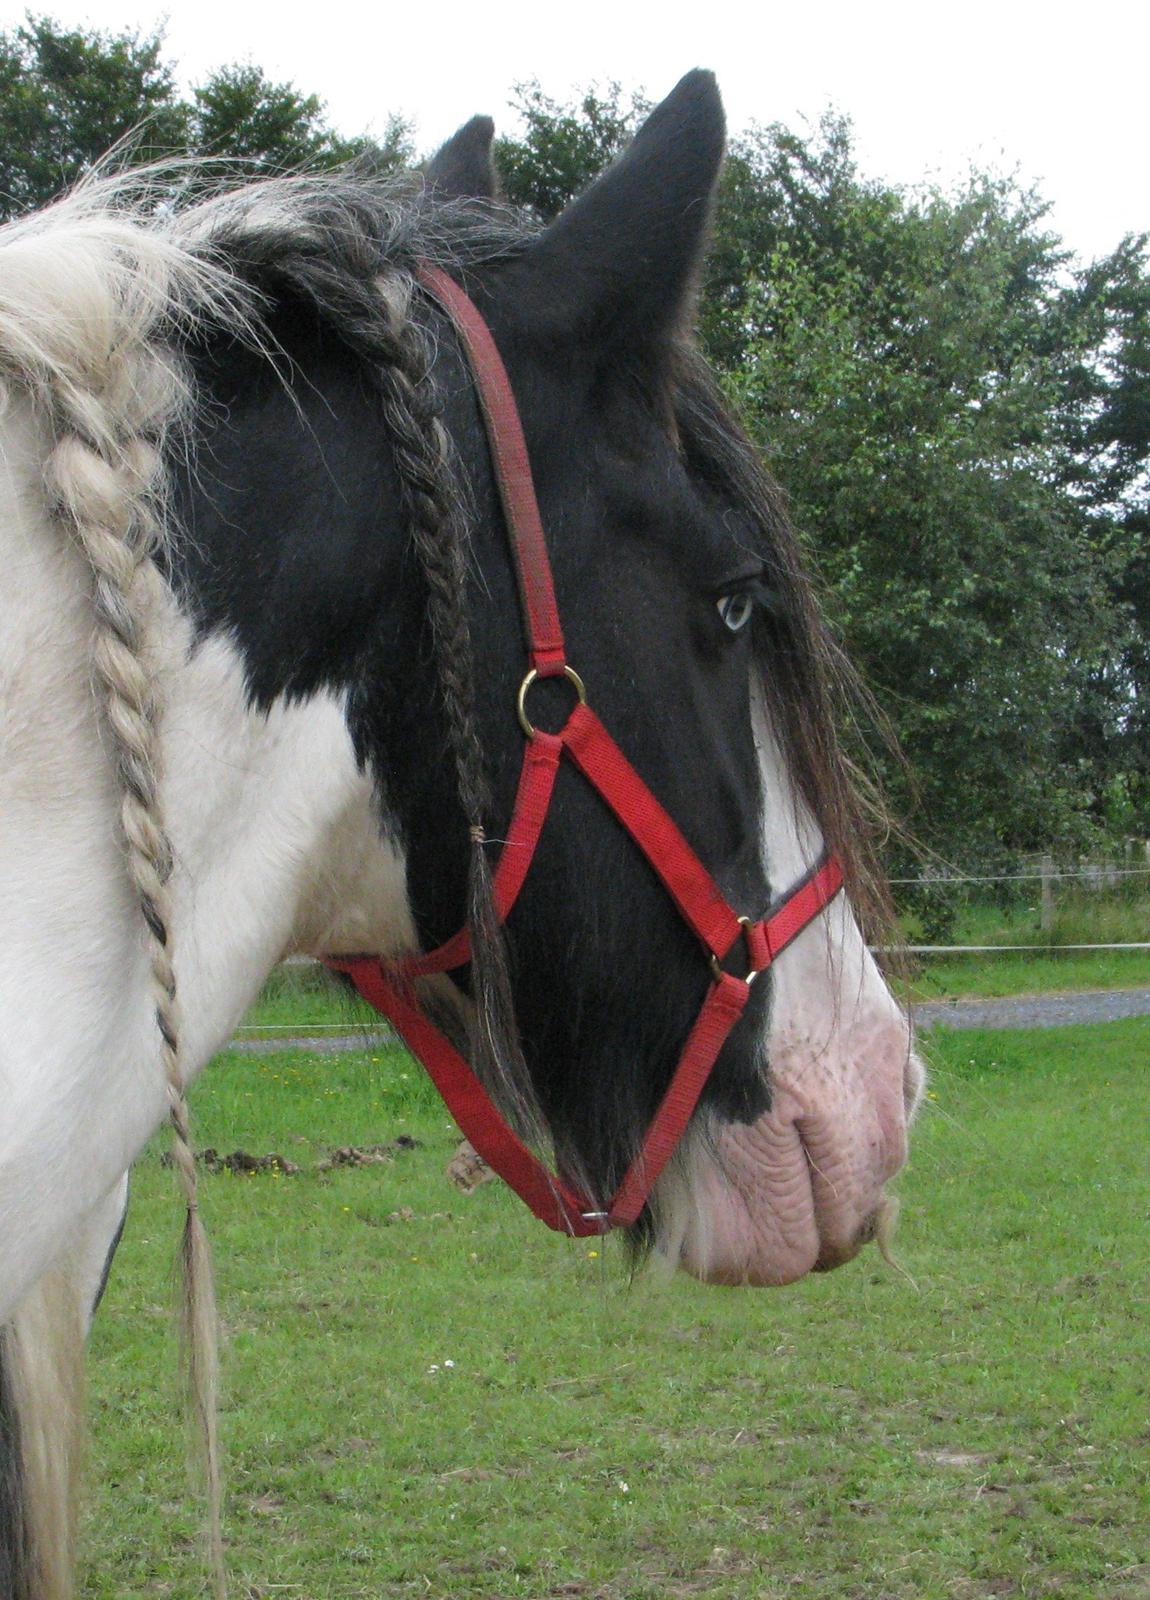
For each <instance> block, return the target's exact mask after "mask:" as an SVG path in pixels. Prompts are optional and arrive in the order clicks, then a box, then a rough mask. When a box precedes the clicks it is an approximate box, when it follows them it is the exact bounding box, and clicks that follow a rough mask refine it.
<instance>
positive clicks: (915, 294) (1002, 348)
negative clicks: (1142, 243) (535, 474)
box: [731, 150, 1112, 859]
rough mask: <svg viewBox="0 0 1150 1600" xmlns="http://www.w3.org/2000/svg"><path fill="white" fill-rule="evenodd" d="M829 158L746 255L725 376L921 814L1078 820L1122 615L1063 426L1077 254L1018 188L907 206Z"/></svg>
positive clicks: (963, 828) (815, 166)
mask: <svg viewBox="0 0 1150 1600" xmlns="http://www.w3.org/2000/svg"><path fill="white" fill-rule="evenodd" d="M782 153H783V155H788V151H786V150H784V151H783V152H782ZM778 154H779V153H778V152H777V151H776V152H775V155H776V156H778ZM824 154H825V153H824ZM836 154H839V155H841V150H840V151H837V152H836V151H835V150H832V151H831V152H830V153H829V154H825V158H824V159H814V158H812V159H811V160H809V161H805V162H803V163H795V164H794V166H793V167H792V171H791V174H790V176H791V179H792V182H791V184H790V186H789V188H787V189H784V191H783V192H784V194H785V195H786V203H787V207H788V214H789V219H790V221H791V223H792V224H793V226H791V227H788V228H787V230H786V231H785V232H783V231H782V230H780V238H779V240H778V242H777V244H776V246H775V249H774V251H773V252H772V254H771V256H770V257H769V258H767V259H766V260H765V261H759V262H755V263H754V264H748V270H747V273H746V282H745V292H744V299H743V304H742V306H741V307H740V308H739V313H738V317H739V328H740V333H741V336H742V337H743V338H744V340H745V354H744V359H743V363H742V365H741V367H740V369H739V370H738V371H737V372H735V373H734V374H732V376H731V386H732V389H733V390H734V392H735V394H736V396H737V397H738V399H739V400H740V401H741V403H742V406H743V409H744V411H745V412H746V413H747V414H748V415H749V417H750V418H751V420H752V425H753V427H754V430H755V432H756V433H757V435H758V437H759V439H760V441H761V443H762V444H763V446H764V448H765V449H766V451H767V454H768V457H769V459H770V461H771V463H772V466H773V467H774V470H775V471H776V473H777V475H778V476H779V478H780V479H781V480H782V482H783V483H784V485H785V486H786V487H787V489H788V490H789V492H790V494H791V497H792V500H793V503H794V508H795V514H796V517H797V520H798V522H799V525H800V527H801V529H802V530H803V532H804V534H805V536H806V537H807V539H808V540H809V542H810V544H811V546H812V548H813V550H814V552H815V555H816V558H817V561H818V564H819V566H820V568H821V570H822V572H823V574H824V577H825V579H826V581H827V584H828V587H829V589H830V592H831V595H832V596H833V601H832V604H833V606H834V609H835V612H836V614H837V619H838V621H839V623H840V626H841V628H842V630H843V632H844V634H845V635H846V638H847V641H848V644H849V646H850V648H851V650H852V652H853V653H854V654H855V656H856V658H857V659H858V660H859V662H860V664H861V666H862V668H863V670H864V673H865V674H866V676H867V677H868V679H869V680H870V681H871V683H872V684H873V685H874V686H875V687H876V689H877V690H878V692H879V695H880V698H881V699H882V700H883V703H884V704H885V705H886V706H887V707H888V709H890V710H891V712H892V715H893V717H894V719H895V721H896V724H897V727H898V730H899V734H900V736H901V739H902V741H903V744H904V746H905V749H906V753H907V755H908V756H909V758H910V762H911V766H912V768H913V770H914V772H915V774H916V777H917V780H918V784H919V786H920V795H921V799H920V805H919V809H918V811H917V813H916V816H915V825H916V827H917V828H918V829H919V831H920V832H922V833H923V834H924V835H925V836H926V837H927V839H928V840H929V841H930V843H931V844H932V845H934V846H935V848H942V849H944V850H945V851H946V852H948V853H950V854H952V855H953V854H958V855H959V856H960V857H961V856H965V857H966V858H967V859H970V858H971V857H972V856H973V858H974V859H985V858H986V856H987V855H988V854H989V853H990V852H991V851H992V850H1006V851H1017V850H1022V849H1030V848H1036V847H1038V846H1040V845H1041V844H1042V843H1043V842H1044V841H1047V840H1050V839H1063V840H1066V839H1074V838H1075V837H1076V836H1078V835H1081V834H1083V833H1084V832H1086V831H1087V825H1088V817H1089V802H1090V800H1091V799H1092V797H1091V796H1089V795H1085V794H1083V792H1082V788H1081V786H1080V784H1079V783H1078V781H1077V774H1076V772H1075V770H1074V769H1073V767H1072V766H1070V765H1068V764H1067V762H1066V760H1065V757H1064V743H1065V741H1064V738H1063V735H1064V730H1065V729H1066V727H1067V726H1068V724H1069V722H1070V721H1071V720H1072V719H1073V716H1074V714H1075V710H1076V708H1077V706H1078V704H1079V700H1080V697H1081V695H1082V693H1083V690H1084V686H1085V683H1086V676H1087V670H1088V666H1089V663H1090V661H1091V660H1092V658H1093V656H1094V654H1095V651H1096V649H1097V643H1098V641H1099V640H1101V639H1104V638H1106V637H1107V634H1108V630H1109V629H1110V628H1111V626H1112V618H1111V616H1110V614H1109V607H1108V596H1107V593H1106V589H1105V585H1104V582H1103V580H1102V575H1101V573H1100V571H1099V569H1098V565H1097V562H1096V560H1095V552H1094V550H1093V547H1092V545H1091V543H1090V541H1089V540H1088V539H1087V538H1085V537H1084V536H1083V534H1084V530H1083V527H1082V518H1081V515H1080V513H1079V510H1078V507H1077V506H1076V504H1075V501H1074V500H1073V498H1072V497H1071V496H1069V495H1068V494H1067V493H1066V492H1065V489H1064V487H1063V485H1062V484H1061V483H1060V481H1059V480H1060V469H1061V465H1062V447H1061V442H1060V440H1059V438H1058V436H1057V433H1056V432H1052V431H1051V430H1050V427H1049V421H1050V418H1051V417H1052V416H1055V415H1057V412H1058V408H1059V405H1060V402H1061V394H1062V380H1063V373H1062V371H1061V369H1060V362H1059V358H1058V353H1057V352H1051V351H1050V350H1049V349H1048V344H1049V340H1048V338H1047V329H1048V322H1049V319H1050V317H1051V314H1052V308H1053V307H1056V306H1057V305H1058V290H1057V275H1058V273H1059V270H1060V268H1061V267H1062V265H1063V256H1062V253H1061V252H1060V251H1059V250H1058V249H1057V247H1056V245H1055V243H1054V241H1053V240H1051V239H1050V238H1049V237H1048V236H1046V235H1045V234H1043V233H1042V232H1041V231H1040V230H1039V228H1038V223H1039V222H1040V218H1041V211H1040V209H1038V208H1036V207H1035V206H1034V204H1033V203H1032V201H1031V198H1030V197H1029V196H1025V195H1018V194H1016V193H1014V192H1013V191H1011V190H1010V188H1009V187H1008V186H1004V185H993V184H990V183H989V182H987V181H985V180H975V181H973V182H972V184H971V186H970V188H969V190H968V191H967V192H966V193H965V194H963V195H961V196H959V197H958V198H957V199H948V198H946V197H943V196H940V195H933V196H929V197H927V198H926V199H924V200H922V201H917V202H914V201H909V200H906V199H904V198H903V197H901V196H899V195H896V194H894V193H892V192H891V191H889V190H883V189H879V188H876V187H874V186H869V185H866V184H863V183H861V182H859V181H858V180H857V179H855V178H854V177H853V176H852V175H851V173H850V172H849V170H844V168H843V166H842V164H841V160H837V159H832V157H833V156H835V155H836ZM772 170H773V167H770V166H769V167H768V172H770V171H772ZM796 173H797V176H796ZM800 180H801V181H800ZM804 182H809V183H810V185H811V191H810V192H809V191H808V190H807V189H805V188H804V187H803V183H804ZM808 223H809V224H810V226H809V227H808V226H807V224H808ZM832 244H833V248H830V246H831V245H832ZM890 780H891V782H892V783H893V784H894V785H895V786H896V790H897V785H898V783H899V782H900V778H899V774H898V773H897V772H895V773H892V774H890ZM911 798H912V797H911V796H910V795H906V794H897V799H898V801H899V803H900V807H901V808H902V809H903V810H904V812H905V810H907V809H909V807H910V803H911Z"/></svg>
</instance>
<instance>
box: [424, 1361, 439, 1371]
mask: <svg viewBox="0 0 1150 1600" xmlns="http://www.w3.org/2000/svg"><path fill="white" fill-rule="evenodd" d="M427 1370H428V1372H438V1371H439V1363H438V1361H433V1362H432V1363H431V1365H430V1366H429V1367H428V1369H427Z"/></svg>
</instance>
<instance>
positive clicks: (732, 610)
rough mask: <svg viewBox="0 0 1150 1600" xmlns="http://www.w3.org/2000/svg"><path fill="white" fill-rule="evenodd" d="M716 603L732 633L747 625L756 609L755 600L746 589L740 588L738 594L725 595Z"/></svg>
mask: <svg viewBox="0 0 1150 1600" xmlns="http://www.w3.org/2000/svg"><path fill="white" fill-rule="evenodd" d="M716 604H717V605H718V607H719V615H720V616H721V617H722V619H723V621H724V622H725V623H726V625H727V627H728V628H730V630H731V632H732V633H738V631H739V629H740V628H745V627H746V625H747V623H748V622H750V620H751V613H752V612H753V611H754V609H755V602H754V600H753V599H752V598H751V596H750V595H749V594H748V593H747V591H746V590H745V589H740V590H739V591H738V593H736V594H725V595H723V597H722V599H721V600H718V601H716Z"/></svg>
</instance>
